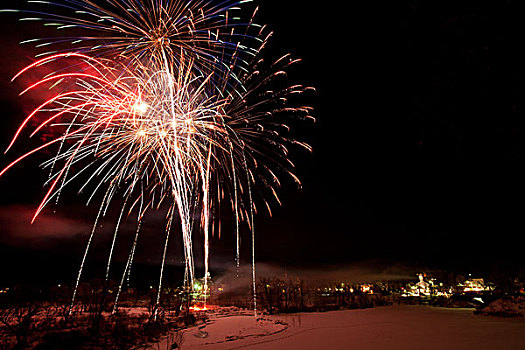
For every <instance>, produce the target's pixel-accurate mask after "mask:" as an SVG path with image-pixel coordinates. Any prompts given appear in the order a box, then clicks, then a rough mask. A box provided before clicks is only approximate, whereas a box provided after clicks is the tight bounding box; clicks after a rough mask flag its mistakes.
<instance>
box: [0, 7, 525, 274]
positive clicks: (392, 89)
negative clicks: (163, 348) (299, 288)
mask: <svg viewBox="0 0 525 350" xmlns="http://www.w3.org/2000/svg"><path fill="white" fill-rule="evenodd" d="M13 3H16V1H14V2H13ZM260 4H261V6H260V7H261V8H260V12H259V22H262V23H268V24H269V25H270V27H271V28H272V29H273V30H274V32H275V34H274V38H273V41H272V44H271V45H270V47H269V54H270V55H274V56H276V57H277V55H279V54H285V53H287V52H291V53H292V54H293V55H294V56H296V57H300V58H302V59H303V61H302V63H301V64H300V65H299V66H298V67H296V68H295V70H294V71H293V72H292V74H291V77H292V78H293V79H294V80H293V83H303V84H306V85H312V86H314V87H315V88H316V89H317V91H318V93H317V95H316V97H315V98H313V99H312V100H311V101H310V102H311V104H313V105H314V106H315V107H316V110H315V113H314V116H315V117H316V118H317V120H318V122H317V123H316V124H315V125H305V126H304V127H302V128H301V129H300V130H297V132H298V134H299V135H300V136H301V137H302V138H304V139H305V140H306V141H309V142H310V143H311V144H312V145H313V146H314V152H313V154H312V155H308V154H304V153H302V152H301V151H298V152H296V153H295V154H294V155H292V157H293V159H294V160H295V163H296V164H297V173H298V175H299V177H300V178H301V179H302V180H303V188H302V190H297V189H295V187H294V186H293V184H291V183H285V186H284V188H283V189H282V192H281V193H282V202H283V207H282V208H275V209H274V216H273V217H272V218H269V217H268V216H267V215H265V214H262V215H260V216H258V218H257V222H256V232H257V259H258V260H259V261H267V262H276V263H279V264H281V265H283V266H287V265H289V266H297V265H299V266H306V267H308V266H319V265H324V264H328V265H330V264H331V265H337V264H346V263H349V262H354V261H361V260H375V259H378V260H384V261H387V262H390V263H397V262H404V263H410V264H421V265H427V266H429V265H432V266H439V267H447V268H457V269H465V268H469V269H480V270H483V269H493V268H505V267H509V266H510V267H512V268H523V267H524V263H523V262H522V256H523V246H522V245H520V244H519V243H518V242H519V241H520V238H521V237H522V236H523V232H524V229H525V224H524V220H523V217H524V216H523V213H524V210H525V205H524V202H525V187H524V181H523V180H524V178H525V177H524V175H525V174H524V169H525V168H524V166H523V165H524V162H525V157H524V156H525V154H524V149H523V146H524V141H525V130H524V128H523V124H524V122H523V121H524V118H525V115H524V104H523V102H524V101H525V54H524V53H525V50H524V48H525V38H523V33H525V30H524V29H525V28H523V27H524V26H525V8H523V6H522V5H521V4H520V3H519V2H517V1H511V0H507V1H419V0H412V1H386V0H385V1H375V2H371V1H363V2H351V3H349V4H350V6H348V7H345V6H343V4H342V3H341V2H336V1H327V2H316V3H309V2H305V1H300V0H286V1H282V0H281V1H276V0H261V1H260ZM2 6H4V5H2ZM3 16H4V17H2V19H3V20H2V24H1V25H2V33H4V34H3V35H2V43H3V45H2V47H3V50H2V52H0V61H1V62H3V63H2V68H1V69H0V72H1V73H2V76H1V81H0V83H1V86H0V90H1V91H2V98H1V104H2V111H4V113H2V114H3V117H2V118H1V122H0V123H1V124H0V127H1V131H0V133H1V134H0V136H1V138H0V146H1V147H2V148H5V146H6V145H7V142H8V139H9V137H10V136H11V135H12V134H13V132H14V131H15V126H16V124H17V123H19V122H20V120H21V118H22V113H21V111H20V103H19V102H15V101H16V100H15V98H16V97H15V96H16V87H13V86H12V85H10V84H8V81H9V79H10V77H11V75H13V74H14V73H16V70H17V69H16V68H20V67H23V66H24V65H25V64H27V63H28V62H30V58H29V56H28V55H26V56H24V51H23V50H20V49H19V48H18V45H17V42H18V41H19V40H21V39H23V38H24V37H23V35H29V36H30V37H31V35H33V36H38V35H34V33H31V31H30V30H28V29H27V27H26V29H25V31H26V32H29V33H24V28H23V27H21V26H22V24H20V23H18V22H16V21H15V20H13V17H10V16H8V15H3ZM4 19H5V21H4ZM21 37H22V38H21ZM14 66H16V67H14ZM5 164H6V160H5V158H4V157H2V158H0V165H5ZM44 179H45V174H43V173H41V172H40V171H39V170H38V168H37V167H36V166H35V165H34V163H31V162H29V163H28V164H27V165H23V166H22V167H21V168H20V169H18V170H15V171H14V173H13V174H11V175H9V174H8V175H7V176H5V177H4V178H1V179H0V191H1V193H2V198H1V203H2V205H3V208H11V209H12V208H13V206H14V205H15V204H16V205H22V206H23V207H24V208H25V207H28V206H29V207H30V206H36V205H38V199H39V197H41V196H43V195H44V190H43V189H42V187H41V184H42V182H43V180H44ZM22 180H23V181H22ZM66 203H69V204H66V205H65V208H64V207H60V206H59V207H57V208H56V210H57V213H58V214H52V213H50V215H61V216H60V217H59V218H60V219H64V218H69V219H71V217H69V216H72V217H73V218H74V219H78V222H86V218H87V217H88V216H89V215H88V214H85V215H84V213H83V212H82V213H83V214H82V215H79V214H78V213H79V210H82V209H78V207H79V206H75V200H74V198H73V199H71V198H69V200H68V199H66ZM78 204H81V203H78ZM68 206H69V207H68ZM71 207H74V209H71ZM4 210H7V209H4ZM87 213H90V215H91V214H92V213H91V212H90V211H87ZM2 220H4V219H2ZM89 220H91V219H89ZM153 221H154V220H153ZM153 221H152V222H153ZM4 222H5V220H4ZM9 222H10V221H9ZM2 226H3V227H2ZM0 228H1V229H3V230H4V233H2V232H1V231H0V237H1V235H2V234H3V235H4V239H2V241H1V242H0V244H1V245H0V249H1V250H2V251H3V252H4V258H2V261H1V262H2V266H6V263H8V262H9V260H10V259H13V256H14V255H16V256H17V257H19V259H20V261H29V260H31V259H32V258H31V256H33V255H34V254H36V255H37V256H38V257H39V259H43V260H46V259H48V258H49V260H53V259H55V260H57V261H60V259H62V258H63V257H64V256H66V257H67V258H68V259H69V260H68V261H71V262H72V263H73V264H76V263H77V262H76V260H79V259H80V253H79V252H80V251H81V249H82V248H81V247H82V244H83V241H84V240H85V237H84V236H82V234H78V235H73V238H71V239H65V238H63V237H62V238H60V239H57V238H54V237H52V235H50V237H49V240H51V241H53V242H54V241H56V242H58V243H56V244H54V243H50V244H49V245H41V244H40V245H39V244H35V243H34V242H33V241H32V240H30V239H28V241H27V242H28V244H23V243H17V244H12V243H11V238H9V239H6V238H5V237H8V236H7V234H6V233H5V231H6V228H5V225H2V222H1V221H0ZM150 230H151V235H154V234H155V232H157V231H158V232H159V235H161V234H162V226H160V227H159V228H158V230H157V226H154V225H153V227H152V228H151V229H150ZM156 230H157V231H156ZM231 243H232V241H231V239H229V238H223V239H221V240H220V241H219V240H214V246H215V252H216V253H215V256H214V257H215V261H216V264H220V263H222V262H225V261H233V257H234V256H233V249H232V246H231ZM245 243H246V244H245V246H247V243H248V238H247V237H246V238H245ZM145 245H146V247H145V248H144V250H143V254H144V261H148V259H149V260H152V261H155V260H156V259H157V258H156V255H158V251H157V250H158V248H156V247H157V245H156V243H151V242H150V243H149V248H147V247H148V243H146V244H145ZM176 249H177V248H175V250H176ZM212 249H214V248H212ZM13 252H16V253H13ZM245 253H246V254H245V255H246V259H247V260H248V259H249V256H248V250H247V251H246V252H245ZM212 254H213V253H212ZM75 259H76V260H75ZM174 259H175V260H176V258H174ZM2 268H4V267H2Z"/></svg>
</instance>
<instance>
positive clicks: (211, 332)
mask: <svg viewBox="0 0 525 350" xmlns="http://www.w3.org/2000/svg"><path fill="white" fill-rule="evenodd" d="M167 348H168V349H169V347H167V344H166V340H163V342H161V343H160V344H158V345H156V346H155V347H153V348H152V349H161V350H164V349H167ZM182 349H184V350H186V349H210V350H211V349H254V350H255V349H257V350H262V349H268V350H270V349H272V350H279V349H283V350H284V349H326V350H327V349H404V350H407V349H425V350H429V349H447V350H455V349H458V350H459V349H462V350H465V349H491V350H494V349H525V319H523V318H502V317H494V316H482V315H474V314H473V310H472V309H445V308H435V307H426V306H387V307H377V308H372V309H362V310H342V311H330V312H322V313H299V314H290V315H275V316H264V317H263V319H262V320H259V321H258V322H256V320H255V319H254V317H253V316H243V315H231V316H224V315H223V316H213V315H212V316H211V317H210V321H209V323H208V324H207V325H206V326H205V327H200V328H197V327H193V328H190V329H187V330H186V331H185V334H184V342H183V344H182Z"/></svg>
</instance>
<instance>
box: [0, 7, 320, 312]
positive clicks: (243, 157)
mask: <svg viewBox="0 0 525 350" xmlns="http://www.w3.org/2000/svg"><path fill="white" fill-rule="evenodd" d="M240 3H242V1H241V2H238V1H226V2H222V3H220V4H217V5H215V4H213V3H212V2H208V1H186V2H181V1H167V0H166V1H164V0H159V1H139V0H122V1H116V0H110V1H107V2H105V3H104V4H105V5H104V6H102V5H101V4H100V3H98V2H95V1H89V0H83V1H81V0H77V1H63V2H61V3H48V5H50V6H53V7H61V8H63V9H65V10H67V11H72V12H73V13H74V14H75V16H73V15H66V14H62V11H61V12H60V13H61V14H46V13H43V12H37V11H23V13H26V14H27V13H33V14H37V13H38V14H39V15H40V17H38V18H36V17H35V18H33V19H38V20H44V21H51V22H49V23H51V24H52V25H54V26H57V27H58V28H64V27H68V28H69V27H74V28H80V29H81V30H85V31H90V32H94V33H95V34H93V35H91V36H86V35H77V36H76V37H75V38H76V39H73V37H68V36H63V37H60V38H51V39H34V40H32V41H31V42H36V43H37V46H45V47H51V46H56V47H61V44H63V43H64V42H68V43H72V44H74V45H76V46H75V48H74V49H73V50H72V49H71V48H69V49H68V51H67V52H62V50H60V49H57V50H54V51H51V52H49V51H48V52H46V53H45V54H44V56H43V58H40V59H39V60H38V61H36V62H35V63H33V64H31V65H29V66H28V67H26V68H25V69H23V70H22V71H21V72H19V73H18V74H17V75H16V76H15V78H14V79H17V78H18V77H20V76H23V75H25V74H28V72H29V71H33V70H34V71H36V72H38V71H39V70H41V69H42V68H43V67H56V68H51V69H50V70H51V72H52V73H49V74H46V75H43V76H42V77H41V79H40V80H37V81H35V82H34V83H31V84H29V86H27V88H25V89H24V90H23V91H22V93H21V95H24V94H26V93H28V92H30V91H35V90H37V91H38V90H41V89H48V90H49V91H53V92H54V93H53V95H52V97H51V98H50V99H48V100H45V101H43V103H42V104H41V105H40V106H38V107H37V108H36V109H34V110H33V111H32V112H31V113H30V114H29V115H28V117H27V118H26V119H25V120H24V121H23V122H22V123H21V125H20V127H19V129H18V130H17V131H16V133H15V136H14V137H13V139H12V141H11V143H10V144H9V146H8V148H7V150H9V149H10V148H11V147H12V146H13V145H14V143H15V142H16V141H17V140H18V139H19V138H20V137H21V135H22V134H24V133H25V129H28V128H32V130H31V134H30V135H31V136H33V135H35V134H37V133H39V132H42V131H43V130H49V129H55V130H57V132H56V133H55V134H56V135H57V136H56V137H54V138H53V139H51V140H49V141H48V142H45V143H43V144H42V145H40V146H39V147H36V148H35V149H32V150H30V151H29V152H27V153H25V154H23V155H22V156H20V157H19V158H18V159H16V160H15V161H13V162H12V163H11V164H9V165H7V166H6V167H5V168H4V170H3V171H2V172H0V176H1V175H2V174H4V173H5V172H6V171H7V170H8V169H10V168H11V167H13V166H14V165H15V164H17V163H19V162H20V161H22V160H23V159H25V158H27V157H28V156H30V155H32V154H34V153H37V152H39V151H41V150H43V149H46V148H54V149H55V150H56V153H55V154H56V155H55V156H53V157H52V158H50V159H49V160H48V161H46V162H45V163H44V164H43V167H45V168H48V169H49V172H50V176H49V180H48V182H47V185H48V190H47V193H46V195H45V196H44V198H43V200H42V202H41V204H40V206H39V207H38V209H37V210H36V212H35V216H34V218H33V220H35V219H36V217H37V216H38V214H39V213H40V212H41V211H42V210H43V209H44V207H45V206H46V205H48V204H49V203H50V202H52V201H58V198H59V196H60V193H61V192H62V191H63V190H64V189H65V188H66V187H67V186H68V185H70V184H71V183H73V182H74V181H75V180H77V181H81V182H80V189H79V192H88V193H89V197H88V203H89V202H91V201H92V200H93V198H95V195H96V194H97V193H100V195H101V196H102V200H101V202H100V205H99V213H98V215H97V217H96V220H95V224H94V226H93V230H92V232H91V235H90V237H89V239H88V243H87V246H86V249H85V252H84V255H83V258H82V262H81V266H80V269H79V273H78V276H77V280H76V285H77V286H78V283H79V281H80V278H81V275H82V270H83V267H84V263H85V261H86V258H87V255H88V251H89V249H90V245H91V242H92V239H93V237H94V234H95V231H96V227H97V223H98V222H99V220H100V219H101V218H102V217H103V216H104V215H105V214H106V212H107V211H108V209H109V207H110V204H111V203H112V202H113V199H114V198H115V197H116V196H119V197H121V198H122V203H123V204H122V206H121V209H120V213H121V214H120V216H119V218H118V220H117V223H116V228H115V231H114V237H113V240H112V245H111V248H110V252H109V257H108V262H107V269H106V280H107V279H108V278H109V271H110V266H111V260H112V256H113V251H114V247H115V244H116V242H117V234H118V231H119V226H120V222H121V219H122V217H123V216H124V215H128V214H127V213H131V212H132V211H134V210H135V211H136V212H137V213H138V225H137V231H136V234H135V239H134V242H133V245H132V248H131V250H130V253H129V255H128V259H127V262H126V267H125V269H124V271H123V273H122V277H121V279H120V285H119V289H118V293H117V294H116V295H117V300H116V302H115V308H116V307H117V301H118V296H119V294H120V290H121V289H122V286H123V283H124V280H125V278H126V276H128V277H129V271H130V268H131V265H132V262H133V259H134V254H135V247H136V245H137V242H138V238H139V232H140V226H141V220H142V218H143V217H144V215H145V213H147V212H148V211H149V210H152V209H154V210H159V209H160V208H161V206H162V205H163V204H165V203H166V204H167V206H168V210H167V214H166V240H165V245H164V250H163V256H162V264H161V270H160V278H159V288H158V292H159V295H158V297H159V296H160V289H161V286H162V276H163V272H164V264H165V257H166V252H167V247H168V240H169V238H170V232H171V230H172V229H173V227H174V225H173V224H174V223H175V222H176V223H177V224H178V227H179V228H180V232H181V236H182V240H183V242H184V256H185V261H186V277H185V283H186V285H188V286H189V287H190V288H191V287H192V286H193V280H194V278H195V276H194V258H193V246H192V245H193V240H192V235H193V233H192V228H193V227H194V224H195V223H194V222H193V221H194V218H196V217H198V218H200V219H199V223H198V224H200V227H201V229H202V232H203V235H204V255H205V259H204V260H205V261H204V266H205V275H206V276H207V274H208V269H209V264H208V257H209V236H210V228H214V227H215V226H218V227H219V229H220V222H219V221H217V222H214V220H212V218H213V217H214V215H213V214H212V212H213V211H218V209H219V207H220V202H221V200H223V199H226V202H229V203H230V206H231V210H232V213H233V215H234V217H235V222H236V236H237V249H236V251H237V255H236V262H237V266H238V264H239V247H240V222H242V221H245V222H247V223H248V226H249V228H250V233H251V238H252V265H253V269H252V271H253V287H254V289H253V291H254V303H255V300H256V295H255V246H254V234H255V233H254V227H253V220H254V214H255V213H256V210H257V206H256V202H257V201H259V200H260V201H261V202H262V203H264V204H265V206H266V207H267V208H268V210H269V211H270V207H271V206H270V203H269V202H270V200H269V199H270V198H274V199H275V200H276V201H277V202H278V203H280V201H279V198H278V194H277V193H278V191H277V190H278V187H279V186H280V181H279V177H278V173H282V172H283V171H284V173H286V174H289V175H290V176H291V177H292V178H293V179H294V180H295V181H296V182H297V183H298V184H300V182H299V179H298V178H297V176H295V175H294V166H293V163H292V162H291V161H290V160H289V157H288V153H289V150H288V148H289V146H290V145H298V146H301V147H303V148H305V149H307V150H310V147H309V146H308V145H307V144H305V143H302V142H298V141H296V140H294V139H293V138H292V137H291V136H289V126H288V125H287V120H290V119H297V118H299V119H313V118H311V117H310V112H311V108H310V107H308V106H297V105H295V103H294V101H295V95H297V94H303V93H305V92H308V91H310V90H313V89H311V88H308V87H303V86H301V85H293V86H288V85H283V84H284V82H285V81H286V80H285V79H283V78H284V77H285V75H286V69H287V68H288V66H289V65H291V64H294V63H295V62H296V60H293V59H292V58H291V57H290V56H288V55H285V56H284V57H282V58H281V59H279V60H277V61H276V62H275V63H274V64H271V65H266V64H265V63H264V61H263V60H259V61H256V59H258V56H259V55H260V50H261V49H262V48H263V47H264V45H265V43H266V40H267V39H268V37H269V35H265V36H263V32H264V31H262V30H261V28H262V27H260V26H256V25H255V24H254V23H253V17H252V18H251V19H250V20H249V21H247V22H246V23H242V22H240V21H239V20H236V19H233V18H231V16H230V13H231V12H232V11H235V10H237V8H236V6H237V5H239V4H240ZM24 18H25V19H28V17H24ZM94 19H98V20H94ZM46 23H48V22H46ZM241 24H242V25H241ZM253 28H258V29H257V34H256V35H253V36H252V35H251V34H249V33H250V32H251V31H252V29H253ZM237 33H241V34H240V35H239V34H237ZM241 39H242V40H241ZM234 40H236V41H234ZM242 42H244V43H248V44H243V43H242ZM37 116H38V117H37ZM36 121H37V122H36ZM270 213H271V211H270ZM219 232H220V231H219ZM219 235H220V234H219ZM205 281H207V278H205ZM206 289H207V286H205V290H206ZM75 294H76V288H75V293H74V295H73V298H72V304H73V302H74V300H75ZM158 297H157V303H158ZM254 308H255V309H256V304H255V305H254Z"/></svg>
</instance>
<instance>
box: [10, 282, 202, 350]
mask: <svg viewBox="0 0 525 350" xmlns="http://www.w3.org/2000/svg"><path fill="white" fill-rule="evenodd" d="M117 292H118V288H116V287H115V286H114V285H110V284H108V283H106V282H105V281H97V280H93V281H90V282H86V283H83V284H81V285H80V286H79V288H78V291H77V298H76V302H75V305H74V306H73V307H72V306H71V296H72V288H71V287H68V286H55V287H52V288H49V289H46V290H43V289H41V288H23V287H15V288H13V289H12V290H9V291H8V292H6V293H3V294H1V295H0V339H1V341H0V349H23V348H31V349H40V350H47V349H53V350H60V349H140V348H144V347H147V346H148V344H151V343H155V342H158V341H159V340H160V337H162V336H164V335H167V334H170V338H169V342H170V343H171V344H170V346H171V345H173V344H175V343H176V344H179V347H180V344H181V343H182V341H183V339H182V335H183V332H181V331H180V330H181V329H183V328H185V327H187V326H188V325H192V324H195V323H196V322H198V321H199V320H198V319H197V317H196V316H195V315H194V314H192V313H190V312H189V310H188V307H189V303H190V301H189V299H188V298H187V295H185V293H184V292H183V291H181V290H180V289H177V288H165V289H163V290H162V292H161V297H160V300H159V303H157V291H156V290H155V289H154V288H151V289H149V290H143V291H138V290H135V289H127V290H123V291H122V292H121V295H120V302H119V307H118V308H114V301H115V293H117ZM114 310H115V312H113V311H114ZM203 317H204V316H203Z"/></svg>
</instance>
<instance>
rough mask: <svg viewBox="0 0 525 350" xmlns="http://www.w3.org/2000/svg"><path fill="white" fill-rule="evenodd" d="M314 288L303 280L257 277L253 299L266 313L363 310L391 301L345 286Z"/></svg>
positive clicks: (390, 298)
mask: <svg viewBox="0 0 525 350" xmlns="http://www.w3.org/2000/svg"><path fill="white" fill-rule="evenodd" d="M329 288H330V290H329V291H327V289H328V287H327V288H318V287H313V286H309V285H308V284H307V283H305V282H304V281H303V280H299V279H297V280H289V279H288V280H287V279H279V278H276V277H271V278H261V279H259V281H258V283H257V301H258V304H259V306H260V308H261V309H264V310H266V311H267V312H268V313H270V314H275V313H287V312H303V311H329V310H339V309H363V308H369V307H374V306H379V305H389V304H392V303H393V299H392V298H393V297H392V295H383V294H380V293H374V294H368V293H362V292H360V291H359V290H352V289H351V288H349V287H346V288H338V287H336V286H333V287H329Z"/></svg>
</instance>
